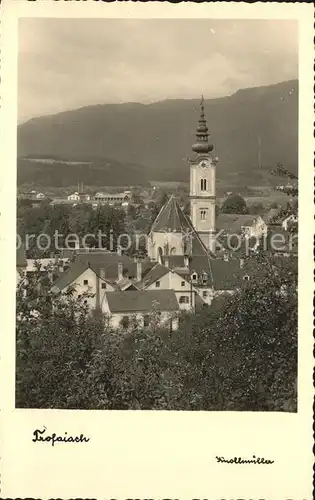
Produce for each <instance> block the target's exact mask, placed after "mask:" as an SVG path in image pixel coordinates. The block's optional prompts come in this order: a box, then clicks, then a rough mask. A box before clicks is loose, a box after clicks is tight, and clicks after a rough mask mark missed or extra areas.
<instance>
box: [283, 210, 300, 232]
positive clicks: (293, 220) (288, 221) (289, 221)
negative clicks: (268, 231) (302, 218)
mask: <svg viewBox="0 0 315 500" xmlns="http://www.w3.org/2000/svg"><path fill="white" fill-rule="evenodd" d="M297 223H298V216H297V215H296V214H290V215H288V216H287V217H285V218H284V219H283V220H282V222H281V225H282V227H283V229H284V230H285V231H288V229H289V228H290V227H295V226H296V225H297Z"/></svg>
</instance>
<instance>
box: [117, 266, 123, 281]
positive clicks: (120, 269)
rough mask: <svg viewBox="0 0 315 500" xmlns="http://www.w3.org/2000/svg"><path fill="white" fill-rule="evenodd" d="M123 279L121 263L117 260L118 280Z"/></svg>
mask: <svg viewBox="0 0 315 500" xmlns="http://www.w3.org/2000/svg"><path fill="white" fill-rule="evenodd" d="M122 279H123V264H122V262H118V281H120V280H122Z"/></svg>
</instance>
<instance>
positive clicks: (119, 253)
mask: <svg viewBox="0 0 315 500" xmlns="http://www.w3.org/2000/svg"><path fill="white" fill-rule="evenodd" d="M117 253H118V255H121V247H119V246H118V247H117Z"/></svg>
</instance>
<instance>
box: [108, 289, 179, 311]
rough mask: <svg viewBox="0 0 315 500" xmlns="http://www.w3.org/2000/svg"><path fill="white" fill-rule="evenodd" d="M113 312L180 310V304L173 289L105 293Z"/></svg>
mask: <svg viewBox="0 0 315 500" xmlns="http://www.w3.org/2000/svg"><path fill="white" fill-rule="evenodd" d="M105 295H106V299H107V302H108V307H109V310H110V312H111V313H136V312H146V313H150V312H153V311H154V310H158V311H178V310H179V305H178V302H177V299H176V295H175V292H174V291H173V290H136V291H134V290H128V291H126V292H108V293H106V294H105Z"/></svg>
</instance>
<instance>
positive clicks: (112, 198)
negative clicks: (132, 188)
mask: <svg viewBox="0 0 315 500" xmlns="http://www.w3.org/2000/svg"><path fill="white" fill-rule="evenodd" d="M94 200H95V201H97V202H101V203H108V204H109V205H111V204H114V203H120V204H122V203H129V202H130V194H129V192H123V193H101V192H99V193H96V194H95V195H94Z"/></svg>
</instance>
